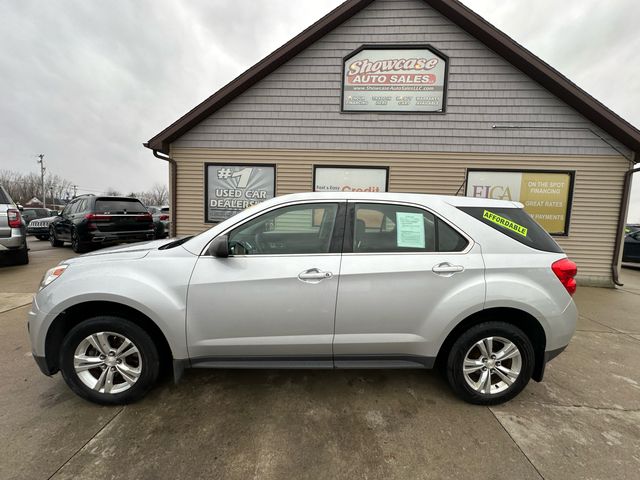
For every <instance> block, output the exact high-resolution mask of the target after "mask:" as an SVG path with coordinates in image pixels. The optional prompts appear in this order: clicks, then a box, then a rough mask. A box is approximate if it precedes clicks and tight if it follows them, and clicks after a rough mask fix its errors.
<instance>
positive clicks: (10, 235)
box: [0, 185, 29, 265]
mask: <svg viewBox="0 0 640 480" xmlns="http://www.w3.org/2000/svg"><path fill="white" fill-rule="evenodd" d="M0 255H1V256H2V257H3V260H5V259H8V260H9V261H10V262H11V263H13V264H15V265H25V264H27V263H29V249H28V248H27V229H26V227H25V224H24V220H23V219H22V215H20V210H18V206H17V205H16V204H15V203H14V202H13V200H12V199H11V197H10V196H9V194H8V193H7V191H6V190H5V189H4V187H3V186H2V185H0Z"/></svg>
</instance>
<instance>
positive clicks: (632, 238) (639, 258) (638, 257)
mask: <svg viewBox="0 0 640 480" xmlns="http://www.w3.org/2000/svg"><path fill="white" fill-rule="evenodd" d="M622 260H623V261H624V262H640V231H637V232H632V233H629V234H628V235H627V236H626V237H625V239H624V248H623V251H622Z"/></svg>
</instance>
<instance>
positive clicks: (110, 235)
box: [88, 229, 155, 243]
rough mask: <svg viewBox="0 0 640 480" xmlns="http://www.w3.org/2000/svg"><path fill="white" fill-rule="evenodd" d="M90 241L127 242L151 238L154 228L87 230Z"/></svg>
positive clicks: (152, 237) (153, 234)
mask: <svg viewBox="0 0 640 480" xmlns="http://www.w3.org/2000/svg"><path fill="white" fill-rule="evenodd" d="M88 237H89V239H90V241H91V243H128V242H142V241H145V240H153V239H154V237H155V233H154V230H153V229H152V230H142V231H129V232H100V231H96V232H89V234H88Z"/></svg>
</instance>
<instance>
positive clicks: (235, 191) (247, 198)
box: [205, 164, 276, 222]
mask: <svg viewBox="0 0 640 480" xmlns="http://www.w3.org/2000/svg"><path fill="white" fill-rule="evenodd" d="M205 168H206V187H207V189H206V205H205V211H206V219H205V220H206V221H207V222H222V221H224V220H226V219H227V218H229V217H232V216H233V215H235V214H236V213H238V212H240V211H242V210H244V209H245V208H248V207H250V206H252V205H255V204H257V203H260V202H263V201H265V200H267V199H269V198H273V197H274V196H275V172H276V169H275V167H274V166H273V165H227V164H207V165H206V167H205Z"/></svg>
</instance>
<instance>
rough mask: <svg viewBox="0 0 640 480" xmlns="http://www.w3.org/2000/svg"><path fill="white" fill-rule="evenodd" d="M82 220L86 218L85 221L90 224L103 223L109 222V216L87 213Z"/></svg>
mask: <svg viewBox="0 0 640 480" xmlns="http://www.w3.org/2000/svg"><path fill="white" fill-rule="evenodd" d="M84 218H86V219H87V220H89V221H90V222H95V221H100V220H102V221H105V222H109V221H111V215H99V214H97V213H87V214H86V215H85V216H84Z"/></svg>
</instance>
